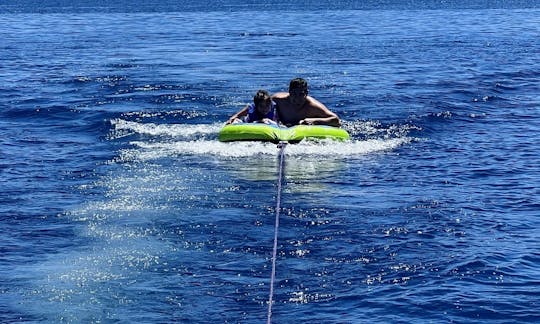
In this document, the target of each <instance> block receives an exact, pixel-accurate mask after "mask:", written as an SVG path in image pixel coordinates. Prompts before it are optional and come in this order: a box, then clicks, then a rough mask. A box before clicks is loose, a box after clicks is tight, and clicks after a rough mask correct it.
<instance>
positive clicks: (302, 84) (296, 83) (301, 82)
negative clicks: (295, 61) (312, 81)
mask: <svg viewBox="0 0 540 324" xmlns="http://www.w3.org/2000/svg"><path fill="white" fill-rule="evenodd" d="M298 88H300V89H305V90H307V88H308V85H307V81H306V80H305V79H302V78H295V79H292V80H291V83H289V91H291V90H292V89H298Z"/></svg>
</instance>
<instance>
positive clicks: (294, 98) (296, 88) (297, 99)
mask: <svg viewBox="0 0 540 324" xmlns="http://www.w3.org/2000/svg"><path fill="white" fill-rule="evenodd" d="M307 95H308V84H307V81H306V80H304V79H302V78H296V79H292V80H291V82H290V83H289V98H290V100H291V102H292V103H293V104H295V105H298V106H302V105H303V104H304V102H305V101H306V98H307Z"/></svg>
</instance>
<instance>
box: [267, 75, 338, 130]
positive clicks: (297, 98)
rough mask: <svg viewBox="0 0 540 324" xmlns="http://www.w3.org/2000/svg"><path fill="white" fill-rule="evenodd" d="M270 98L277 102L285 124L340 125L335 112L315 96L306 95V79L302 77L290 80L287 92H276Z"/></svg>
mask: <svg viewBox="0 0 540 324" xmlns="http://www.w3.org/2000/svg"><path fill="white" fill-rule="evenodd" d="M272 100H273V101H274V102H275V103H276V104H277V111H278V115H279V120H280V122H282V123H283V124H285V125H286V126H292V125H329V126H336V127H339V126H341V122H340V120H339V117H338V116H337V115H336V114H335V113H333V112H331V111H330V110H329V109H328V108H327V107H326V106H325V105H324V104H322V103H321V102H319V101H317V100H316V99H315V98H313V97H311V96H308V85H307V81H306V80H304V79H302V78H296V79H293V80H291V83H290V84H289V92H278V93H276V94H274V95H273V96H272Z"/></svg>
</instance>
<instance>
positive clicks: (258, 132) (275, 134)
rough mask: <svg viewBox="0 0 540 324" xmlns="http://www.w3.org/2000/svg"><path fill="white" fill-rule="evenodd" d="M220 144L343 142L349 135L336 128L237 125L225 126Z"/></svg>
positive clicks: (219, 137) (321, 126)
mask: <svg viewBox="0 0 540 324" xmlns="http://www.w3.org/2000/svg"><path fill="white" fill-rule="evenodd" d="M218 139H219V141H221V142H232V141H263V142H273V143H278V142H281V141H284V142H290V143H295V142H300V141H301V140H303V139H308V140H309V139H332V140H339V141H344V140H348V139H349V133H347V131H346V130H344V129H342V128H338V127H332V126H323V125H309V126H308V125H297V126H293V127H284V126H278V125H267V124H261V123H238V124H231V125H225V126H224V127H223V128H222V129H221V131H220V132H219V135H218Z"/></svg>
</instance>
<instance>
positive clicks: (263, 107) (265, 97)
mask: <svg viewBox="0 0 540 324" xmlns="http://www.w3.org/2000/svg"><path fill="white" fill-rule="evenodd" d="M253 103H254V104H255V109H256V110H257V112H258V113H259V114H261V115H266V114H267V113H268V112H270V109H272V99H271V98H270V93H268V91H266V90H259V91H257V93H256V94H255V96H254V97H253Z"/></svg>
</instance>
